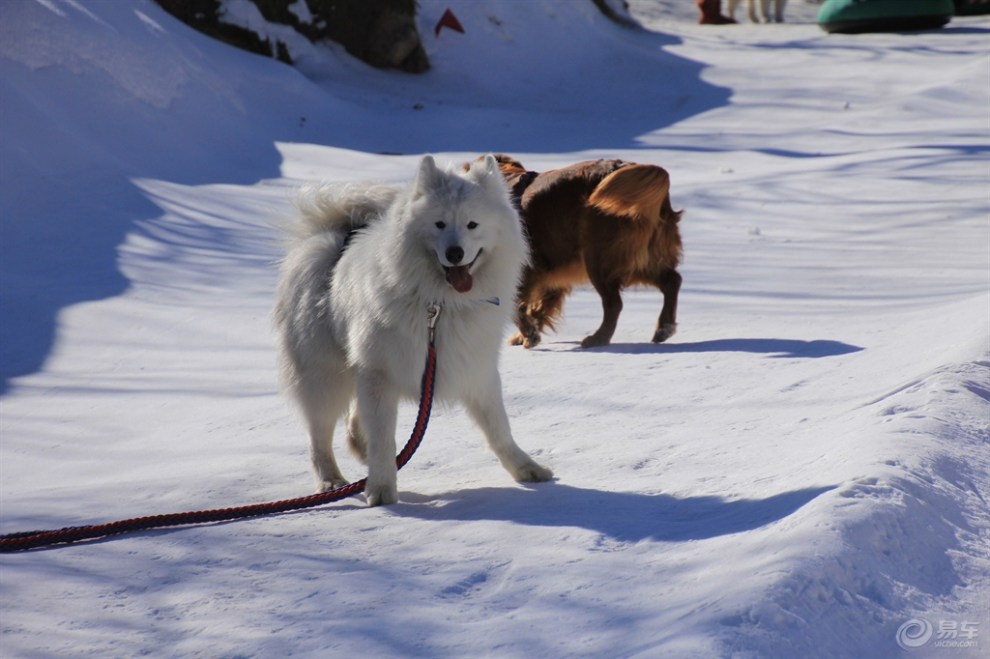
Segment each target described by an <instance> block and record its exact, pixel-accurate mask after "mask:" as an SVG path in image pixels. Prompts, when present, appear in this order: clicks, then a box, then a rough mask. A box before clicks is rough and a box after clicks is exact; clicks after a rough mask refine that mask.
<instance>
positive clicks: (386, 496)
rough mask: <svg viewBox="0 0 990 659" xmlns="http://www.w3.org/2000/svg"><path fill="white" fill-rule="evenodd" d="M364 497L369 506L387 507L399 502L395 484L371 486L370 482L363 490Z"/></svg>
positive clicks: (397, 489)
mask: <svg viewBox="0 0 990 659" xmlns="http://www.w3.org/2000/svg"><path fill="white" fill-rule="evenodd" d="M364 496H365V498H366V499H367V500H368V505H369V506H372V507H373V506H388V505H390V504H393V503H398V501H399V488H398V486H396V484H395V483H384V484H379V485H372V484H371V483H370V482H369V483H368V485H366V486H365V488H364Z"/></svg>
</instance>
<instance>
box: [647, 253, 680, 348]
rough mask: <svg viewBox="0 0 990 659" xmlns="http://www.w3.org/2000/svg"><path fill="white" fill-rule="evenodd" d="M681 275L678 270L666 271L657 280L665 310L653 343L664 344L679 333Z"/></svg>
mask: <svg viewBox="0 0 990 659" xmlns="http://www.w3.org/2000/svg"><path fill="white" fill-rule="evenodd" d="M681 281H682V278H681V275H680V273H678V272H677V271H676V270H665V271H663V272H662V273H661V274H660V276H659V277H657V278H656V285H657V288H659V289H660V292H661V293H663V308H662V309H661V310H660V318H659V319H657V329H656V331H655V332H654V333H653V343H663V342H664V341H666V340H667V339H669V338H670V337H672V336H674V333H675V332H677V295H678V293H680V290H681Z"/></svg>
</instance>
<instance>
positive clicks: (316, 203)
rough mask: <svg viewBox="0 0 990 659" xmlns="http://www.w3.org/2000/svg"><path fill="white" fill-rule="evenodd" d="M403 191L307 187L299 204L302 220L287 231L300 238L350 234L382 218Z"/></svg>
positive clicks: (337, 185)
mask: <svg viewBox="0 0 990 659" xmlns="http://www.w3.org/2000/svg"><path fill="white" fill-rule="evenodd" d="M400 189H401V188H400V187H398V186H394V185H387V184H384V183H324V184H321V185H314V186H309V187H305V188H303V189H302V190H301V191H300V194H299V197H298V199H297V200H296V207H297V209H298V211H299V219H298V221H297V222H295V223H294V224H292V225H290V226H289V227H288V229H289V231H290V232H291V233H292V234H294V235H295V236H296V237H297V238H307V237H309V236H314V235H317V234H319V233H323V232H326V231H331V232H335V233H336V232H340V233H349V232H351V231H353V230H355V229H360V228H361V227H363V226H366V225H367V224H368V223H369V222H370V221H371V220H373V219H374V218H376V217H378V216H380V215H381V214H382V213H383V212H384V210H385V209H386V208H388V207H389V206H390V205H391V204H392V202H393V201H394V200H395V197H396V195H397V194H398V193H399V190H400Z"/></svg>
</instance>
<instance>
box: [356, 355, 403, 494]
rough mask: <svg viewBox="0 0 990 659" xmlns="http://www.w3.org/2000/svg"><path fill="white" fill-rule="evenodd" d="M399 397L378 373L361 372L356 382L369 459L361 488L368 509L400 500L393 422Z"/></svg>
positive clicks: (361, 424) (359, 416) (358, 409)
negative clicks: (365, 476) (365, 480)
mask: <svg viewBox="0 0 990 659" xmlns="http://www.w3.org/2000/svg"><path fill="white" fill-rule="evenodd" d="M398 410H399V396H398V394H397V392H396V391H395V390H394V389H393V388H392V387H391V386H389V384H388V380H387V378H386V377H385V376H384V375H382V374H379V373H364V374H361V375H359V376H358V380H357V412H358V419H359V423H360V428H361V430H363V431H364V439H365V445H366V448H367V458H368V482H367V484H366V485H365V487H364V493H365V496H366V497H367V499H368V505H369V506H384V505H388V504H390V503H395V502H396V501H398V500H399V489H398V484H397V482H396V471H397V469H396V466H395V423H396V416H397V414H398Z"/></svg>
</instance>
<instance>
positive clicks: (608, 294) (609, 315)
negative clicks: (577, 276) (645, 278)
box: [581, 275, 622, 348]
mask: <svg viewBox="0 0 990 659" xmlns="http://www.w3.org/2000/svg"><path fill="white" fill-rule="evenodd" d="M591 283H592V285H593V286H594V287H595V290H596V291H598V294H599V295H600V296H601V298H602V324H601V326H600V327H599V328H598V329H597V330H595V333H594V334H592V335H591V336H587V337H585V339H584V341H582V342H581V347H582V348H594V347H596V346H607V345H608V343H609V341H611V340H612V335H613V334H615V326H616V325H617V324H618V323H619V313H620V312H621V311H622V295H621V294H620V292H619V291H620V288H621V287H620V285H619V282H618V281H616V280H609V279H604V278H599V277H596V276H595V275H592V276H591Z"/></svg>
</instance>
